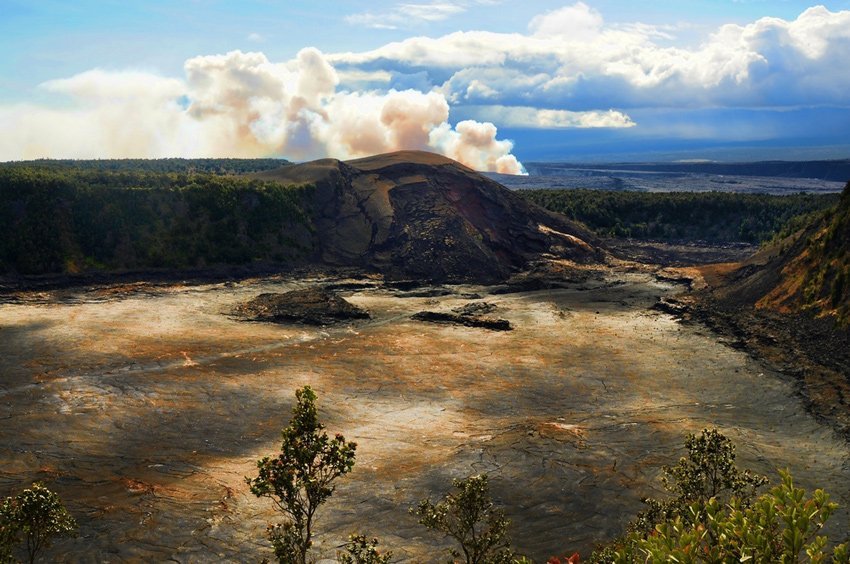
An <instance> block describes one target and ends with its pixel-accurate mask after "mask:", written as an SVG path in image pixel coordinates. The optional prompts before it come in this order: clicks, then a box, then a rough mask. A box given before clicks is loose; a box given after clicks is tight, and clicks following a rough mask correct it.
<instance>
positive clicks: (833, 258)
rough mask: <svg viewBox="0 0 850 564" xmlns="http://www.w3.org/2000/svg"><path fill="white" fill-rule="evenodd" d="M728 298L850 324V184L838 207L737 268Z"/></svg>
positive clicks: (726, 288)
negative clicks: (830, 317)
mask: <svg viewBox="0 0 850 564" xmlns="http://www.w3.org/2000/svg"><path fill="white" fill-rule="evenodd" d="M716 295H717V296H718V297H719V298H721V299H722V300H724V301H727V302H729V301H732V302H736V303H741V304H742V305H743V304H752V305H754V306H755V307H756V308H759V309H766V310H772V311H777V312H780V313H797V312H803V311H805V312H810V313H813V314H815V315H816V316H832V317H834V318H835V319H836V320H837V321H838V322H839V323H840V324H841V325H844V326H846V325H847V324H848V322H850V183H848V185H847V187H846V188H845V189H844V193H843V194H842V197H841V200H840V202H839V203H838V205H837V206H836V207H835V208H833V209H830V210H828V211H827V212H825V213H823V214H821V215H819V216H817V217H816V218H815V219H814V220H813V221H811V222H810V223H809V224H808V225H806V226H805V227H803V228H802V229H800V230H799V231H798V232H796V233H794V234H792V235H791V236H790V237H787V238H786V239H784V240H782V241H779V242H776V243H774V244H773V245H771V246H769V247H767V248H765V249H763V250H762V251H761V252H759V253H758V254H756V255H755V256H753V257H752V258H751V259H749V260H748V261H746V262H745V263H744V264H743V265H742V267H741V268H739V269H737V270H736V271H734V272H732V273H731V274H730V275H729V277H728V280H727V283H726V284H725V285H723V286H721V287H720V288H718V289H717V290H716Z"/></svg>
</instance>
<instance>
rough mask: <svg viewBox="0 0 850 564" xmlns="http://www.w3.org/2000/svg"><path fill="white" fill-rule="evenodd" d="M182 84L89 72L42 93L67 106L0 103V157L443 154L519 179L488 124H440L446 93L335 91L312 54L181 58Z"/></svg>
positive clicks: (324, 65)
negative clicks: (278, 58)
mask: <svg viewBox="0 0 850 564" xmlns="http://www.w3.org/2000/svg"><path fill="white" fill-rule="evenodd" d="M185 74H186V76H185V79H174V78H165V77H160V76H156V75H153V74H148V73H140V72H118V73H110V72H105V71H101V70H92V71H88V72H85V73H82V74H79V75H76V76H73V77H71V78H68V79H62V80H54V81H50V82H48V83H45V85H44V87H45V88H47V89H49V90H51V91H53V92H56V93H61V94H64V95H67V96H69V97H70V98H71V101H72V104H71V105H70V106H68V107H65V108H61V109H55V108H48V107H43V106H36V105H17V106H11V107H9V106H7V107H2V106H0V127H2V129H3V131H5V132H7V134H6V135H3V136H0V159H26V158H37V157H57V158H61V157H76V158H85V157H89V158H93V157H98V158H109V157H174V156H183V157H193V156H222V157H223V156H228V157H238V156H241V157H258V156H268V155H282V156H285V157H288V158H292V159H310V158H319V157H327V156H331V157H337V158H342V159H346V158H355V157H361V156H367V155H372V154H375V153H381V152H388V151H394V150H401V149H424V150H433V151H438V152H442V153H443V154H445V155H447V156H449V157H452V158H456V159H458V160H460V161H461V162H463V163H464V164H466V165H468V166H471V167H474V168H479V169H481V170H498V171H500V172H509V173H521V172H522V165H520V163H519V162H518V161H517V160H516V158H515V157H513V155H511V154H510V152H511V149H512V144H511V143H510V142H508V141H500V140H498V139H497V136H496V132H497V131H496V127H495V126H494V125H493V124H491V123H486V124H485V123H478V122H474V121H465V122H462V123H460V124H458V126H457V127H456V128H453V127H452V126H451V125H449V123H448V119H449V104H448V102H447V100H446V98H445V96H443V94H441V93H439V92H436V91H431V92H420V91H418V90H389V91H387V92H384V93H379V92H349V91H344V90H339V89H338V88H337V85H338V84H339V76H338V74H337V72H336V69H335V68H334V67H333V66H332V65H331V64H329V63H328V61H327V59H326V58H325V57H324V56H323V55H322V53H320V52H319V51H317V50H315V49H303V50H302V51H300V52H299V53H298V55H297V56H296V57H295V58H294V59H292V60H290V61H286V62H283V63H273V62H271V61H269V60H268V59H267V58H266V56H265V55H263V54H262V53H243V52H241V51H233V52H230V53H227V54H225V55H211V56H202V57H195V58H192V59H189V60H188V61H186V63H185Z"/></svg>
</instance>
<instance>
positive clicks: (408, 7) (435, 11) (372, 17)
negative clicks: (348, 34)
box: [345, 1, 466, 29]
mask: <svg viewBox="0 0 850 564" xmlns="http://www.w3.org/2000/svg"><path fill="white" fill-rule="evenodd" d="M465 11H466V7H465V6H463V5H461V4H460V3H457V2H454V3H452V2H440V1H433V2H429V3H425V4H413V3H403V4H398V5H397V6H396V7H395V8H393V9H392V10H389V11H387V12H383V13H374V12H364V13H360V14H351V15H349V16H346V17H345V21H346V22H348V23H349V24H352V25H362V26H365V27H371V28H374V29H398V28H400V27H410V26H411V25H416V24H421V23H427V22H438V21H442V20H445V19H448V18H450V17H451V16H454V15H456V14H460V13H463V12H465Z"/></svg>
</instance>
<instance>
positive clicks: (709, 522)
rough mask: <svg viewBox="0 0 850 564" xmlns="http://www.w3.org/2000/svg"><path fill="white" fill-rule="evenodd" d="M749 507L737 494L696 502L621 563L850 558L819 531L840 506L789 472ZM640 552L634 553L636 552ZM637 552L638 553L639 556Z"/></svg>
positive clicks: (843, 546) (637, 543)
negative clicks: (810, 491)
mask: <svg viewBox="0 0 850 564" xmlns="http://www.w3.org/2000/svg"><path fill="white" fill-rule="evenodd" d="M780 475H781V476H782V483H781V484H780V485H778V486H777V487H775V488H773V489H772V490H771V491H770V492H769V493H767V494H765V495H763V496H761V497H759V498H758V500H757V501H756V502H755V503H753V504H752V505H751V506H750V507H745V506H743V505H742V503H741V501H740V500H739V499H737V498H733V499H732V501H731V502H730V503H728V504H726V505H724V504H721V503H720V502H719V501H718V500H717V498H714V497H713V498H711V499H710V500H708V502H706V503H702V502H695V503H693V504H691V505H690V506H689V507H688V514H687V516H686V517H683V516H678V517H676V518H675V519H673V520H671V521H666V522H663V523H661V524H659V525H657V526H656V527H655V531H654V533H653V534H651V535H647V536H645V537H641V538H638V539H636V541H635V545H634V553H632V554H626V553H621V554H618V556H619V557H618V558H617V559H616V561H617V562H635V561H640V562H783V563H790V562H841V563H847V562H850V552H848V549H847V545H846V544H841V545H838V546H836V547H835V548H834V549H833V550H832V552H831V553H830V552H828V551H827V549H826V547H827V544H828V542H829V541H828V539H827V538H826V537H825V536H819V535H818V532H819V531H820V530H821V529H822V528H823V527H824V525H825V524H826V521H827V520H828V519H829V517H830V516H831V515H832V513H833V512H834V511H835V509H836V508H837V507H838V505H837V504H835V503H832V502H830V501H829V495H828V494H826V493H825V492H824V491H823V490H816V491H815V492H814V494H813V495H812V496H811V497H806V495H805V491H803V490H802V489H800V488H797V487H795V486H794V482H793V479H792V478H791V474H790V473H788V472H787V471H786V472H780ZM635 553H636V554H635ZM635 556H637V558H635Z"/></svg>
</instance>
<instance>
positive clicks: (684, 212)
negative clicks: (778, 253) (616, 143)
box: [519, 190, 839, 243]
mask: <svg viewBox="0 0 850 564" xmlns="http://www.w3.org/2000/svg"><path fill="white" fill-rule="evenodd" d="M519 193H520V194H521V195H522V196H524V197H525V198H526V199H528V200H529V201H531V202H533V203H535V204H537V205H539V206H542V207H544V208H546V209H548V210H550V211H554V212H557V213H561V214H564V215H566V216H567V217H569V218H570V219H574V220H577V221H580V222H582V223H584V224H585V225H587V226H588V227H590V228H591V229H592V230H594V231H595V232H596V233H598V234H599V235H601V236H603V237H632V238H635V239H651V240H659V241H704V242H708V243H731V242H746V243H760V242H763V241H766V240H769V239H771V238H772V237H773V236H774V235H775V234H776V233H778V232H779V231H781V230H782V228H783V227H784V226H785V225H786V224H788V222H789V221H790V220H791V219H792V218H795V217H798V216H801V215H804V214H810V213H813V212H818V211H821V210H825V209H828V208H830V207H832V206H834V205H835V204H836V203H837V202H838V200H839V195H838V194H827V195H815V194H803V193H800V194H794V195H791V196H774V195H768V194H730V193H726V192H615V191H602V190H521V191H519Z"/></svg>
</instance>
